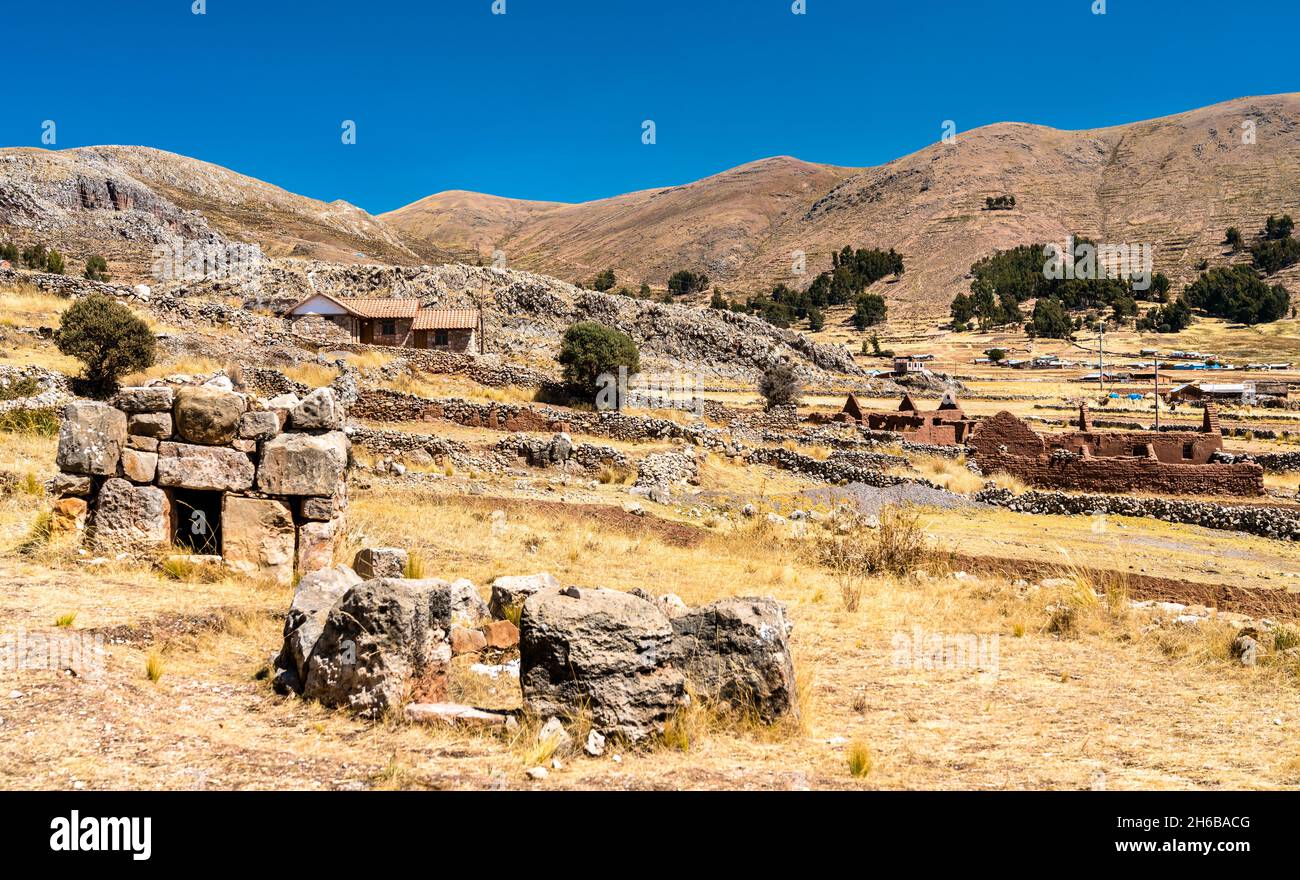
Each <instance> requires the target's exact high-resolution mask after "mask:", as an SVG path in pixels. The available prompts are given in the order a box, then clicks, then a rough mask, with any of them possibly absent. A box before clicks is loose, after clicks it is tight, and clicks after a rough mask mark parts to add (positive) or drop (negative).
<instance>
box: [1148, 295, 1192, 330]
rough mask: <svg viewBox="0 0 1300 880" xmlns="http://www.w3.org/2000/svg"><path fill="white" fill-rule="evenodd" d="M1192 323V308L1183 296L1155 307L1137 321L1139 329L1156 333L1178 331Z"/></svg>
mask: <svg viewBox="0 0 1300 880" xmlns="http://www.w3.org/2000/svg"><path fill="white" fill-rule="evenodd" d="M1191 323H1192V310H1191V308H1190V307H1188V305H1187V303H1186V302H1185V301H1184V300H1183V298H1182V297H1179V298H1177V299H1175V300H1174V301H1173V302H1171V303H1169V304H1168V305H1163V306H1160V307H1159V308H1154V309H1152V310H1151V311H1149V312H1147V313H1146V314H1145V315H1143V316H1142V317H1141V318H1139V319H1138V321H1137V329H1138V330H1141V331H1154V332H1156V333H1178V332H1180V331H1182V330H1185V329H1187V328H1188V327H1189V326H1191Z"/></svg>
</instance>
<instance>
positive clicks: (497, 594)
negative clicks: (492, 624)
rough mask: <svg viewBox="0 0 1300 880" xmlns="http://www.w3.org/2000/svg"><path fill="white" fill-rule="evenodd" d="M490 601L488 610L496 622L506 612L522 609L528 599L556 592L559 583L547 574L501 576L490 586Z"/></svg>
mask: <svg viewBox="0 0 1300 880" xmlns="http://www.w3.org/2000/svg"><path fill="white" fill-rule="evenodd" d="M491 589H492V594H491V595H492V601H491V602H490V603H489V606H488V607H489V610H490V611H491V612H492V616H493V617H495V618H497V619H498V620H500V619H502V618H504V617H505V616H506V610H507V609H510V608H519V607H522V606H523V604H524V602H525V601H527V599H528V597H530V596H533V595H535V594H537V593H540V592H552V593H554V592H558V591H559V589H560V582H559V581H558V580H556V578H555V575H553V574H550V573H548V572H544V571H543V572H540V573H538V574H512V575H502V576H501V577H499V578H497V579H496V580H494V581H493V582H492V584H491Z"/></svg>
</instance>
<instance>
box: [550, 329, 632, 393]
mask: <svg viewBox="0 0 1300 880" xmlns="http://www.w3.org/2000/svg"><path fill="white" fill-rule="evenodd" d="M558 360H559V363H560V366H561V367H563V368H564V381H565V383H566V384H567V385H569V386H570V388H571V389H572V390H573V391H574V393H576V394H580V395H586V394H590V393H591V392H594V391H595V390H596V380H597V379H598V378H599V377H600V375H601V374H602V373H611V374H617V373H618V368H619V367H627V372H628V374H629V375H633V374H636V373H639V372H641V355H640V352H638V351H637V347H636V343H635V342H633V341H632V337H630V336H628V335H627V334H626V333H622V332H620V331H618V330H615V329H614V328H612V327H606V326H605V325H604V324H598V323H596V322H595V321H580V322H578V323H577V324H574V325H573V326H572V327H570V328H569V329H568V330H566V331H564V338H563V339H562V340H561V342H560V356H559V358H558Z"/></svg>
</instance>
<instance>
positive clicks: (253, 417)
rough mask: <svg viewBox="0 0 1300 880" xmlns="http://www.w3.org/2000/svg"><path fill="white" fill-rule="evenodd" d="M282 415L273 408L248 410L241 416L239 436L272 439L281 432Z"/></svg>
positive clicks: (248, 438) (247, 438)
mask: <svg viewBox="0 0 1300 880" xmlns="http://www.w3.org/2000/svg"><path fill="white" fill-rule="evenodd" d="M280 426H281V422H280V415H279V413H276V412H273V411H271V410H256V411H254V412H246V413H244V414H243V415H242V416H240V417H239V436H240V437H242V438H243V439H245V440H270V439H271V438H272V437H274V436H275V435H276V434H279V433H280Z"/></svg>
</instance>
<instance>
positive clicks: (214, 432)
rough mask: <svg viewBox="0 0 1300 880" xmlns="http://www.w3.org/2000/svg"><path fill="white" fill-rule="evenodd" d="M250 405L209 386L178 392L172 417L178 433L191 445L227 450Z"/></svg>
mask: <svg viewBox="0 0 1300 880" xmlns="http://www.w3.org/2000/svg"><path fill="white" fill-rule="evenodd" d="M247 408H248V401H247V400H245V399H244V397H243V396H241V395H239V394H236V393H234V392H233V391H225V390H223V389H221V388H215V387H212V386H209V385H199V386H195V387H186V388H181V389H180V390H178V391H177V392H176V403H175V406H174V407H173V411H172V416H173V421H174V423H175V429H176V433H177V434H179V435H180V436H181V437H182V438H183V439H185V440H188V441H189V442H191V443H201V444H204V445H207V446H224V445H225V444H227V443H229V442H230V441H231V440H234V439H235V437H236V435H238V433H239V417H240V416H242V415H243V414H244V410H245V409H247Z"/></svg>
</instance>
